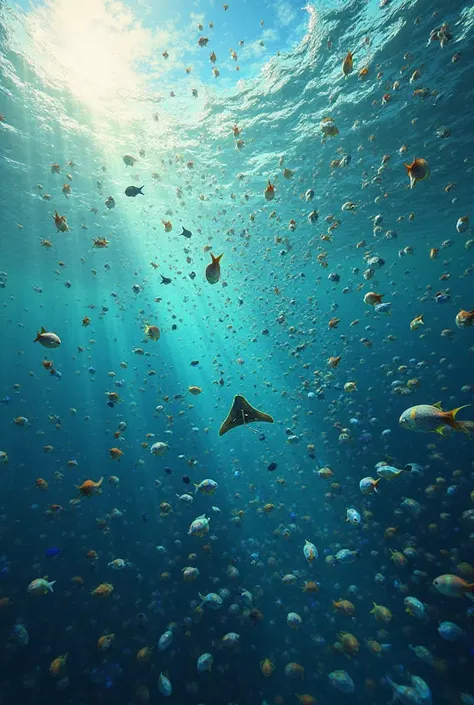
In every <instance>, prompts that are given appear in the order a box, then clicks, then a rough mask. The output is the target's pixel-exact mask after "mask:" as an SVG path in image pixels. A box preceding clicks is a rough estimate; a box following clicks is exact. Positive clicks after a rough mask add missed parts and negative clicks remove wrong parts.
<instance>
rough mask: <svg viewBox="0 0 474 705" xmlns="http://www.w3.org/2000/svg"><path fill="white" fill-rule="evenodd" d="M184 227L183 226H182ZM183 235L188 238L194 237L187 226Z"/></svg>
mask: <svg viewBox="0 0 474 705" xmlns="http://www.w3.org/2000/svg"><path fill="white" fill-rule="evenodd" d="M181 227H182V228H183V226H181ZM181 235H182V236H183V237H187V238H188V239H189V238H190V237H192V235H193V234H192V232H191V231H190V230H186V228H183V232H182V233H181Z"/></svg>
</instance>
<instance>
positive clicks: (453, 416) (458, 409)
mask: <svg viewBox="0 0 474 705" xmlns="http://www.w3.org/2000/svg"><path fill="white" fill-rule="evenodd" d="M468 406H471V405H470V404H463V406H458V407H457V408H456V409H453V410H452V411H446V413H447V414H449V415H450V416H451V417H452V418H453V419H455V418H456V414H457V413H458V411H461V409H466V408H467V407H468Z"/></svg>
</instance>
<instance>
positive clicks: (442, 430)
mask: <svg viewBox="0 0 474 705" xmlns="http://www.w3.org/2000/svg"><path fill="white" fill-rule="evenodd" d="M454 423H456V422H454ZM435 433H439V435H440V436H444V435H445V433H446V424H441V426H438V427H437V428H435Z"/></svg>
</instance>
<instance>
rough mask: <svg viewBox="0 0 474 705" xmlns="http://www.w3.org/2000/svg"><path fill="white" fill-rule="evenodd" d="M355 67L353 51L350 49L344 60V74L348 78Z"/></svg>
mask: <svg viewBox="0 0 474 705" xmlns="http://www.w3.org/2000/svg"><path fill="white" fill-rule="evenodd" d="M352 69H353V61H352V53H351V52H350V51H348V52H347V56H346V58H345V59H344V61H343V62H342V73H343V74H344V76H345V77H346V78H347V76H348V75H349V74H350V73H352Z"/></svg>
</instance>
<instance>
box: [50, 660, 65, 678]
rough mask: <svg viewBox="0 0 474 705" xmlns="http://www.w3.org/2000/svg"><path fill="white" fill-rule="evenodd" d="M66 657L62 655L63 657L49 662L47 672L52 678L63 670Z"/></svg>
mask: <svg viewBox="0 0 474 705" xmlns="http://www.w3.org/2000/svg"><path fill="white" fill-rule="evenodd" d="M67 657H68V655H67V654H64V656H58V657H57V658H55V659H54V661H51V663H50V665H49V672H50V673H51V675H52V676H53V677H54V678H56V676H58V675H59V674H60V673H61V671H62V670H63V668H64V666H65V665H66V661H67Z"/></svg>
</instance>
